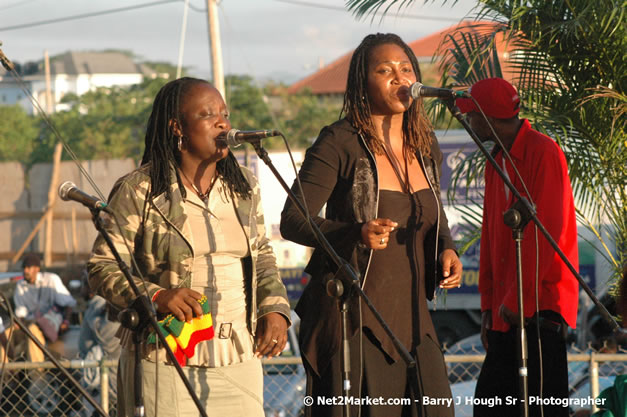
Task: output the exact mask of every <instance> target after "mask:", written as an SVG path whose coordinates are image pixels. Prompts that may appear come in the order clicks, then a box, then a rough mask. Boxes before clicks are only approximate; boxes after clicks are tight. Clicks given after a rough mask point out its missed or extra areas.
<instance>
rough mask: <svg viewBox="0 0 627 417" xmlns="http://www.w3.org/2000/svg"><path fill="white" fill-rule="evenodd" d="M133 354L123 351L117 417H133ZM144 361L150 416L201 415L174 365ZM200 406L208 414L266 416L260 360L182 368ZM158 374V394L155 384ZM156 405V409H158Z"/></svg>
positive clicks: (240, 416) (144, 388)
mask: <svg viewBox="0 0 627 417" xmlns="http://www.w3.org/2000/svg"><path fill="white" fill-rule="evenodd" d="M134 359H135V358H134V355H133V352H131V351H129V350H128V349H122V355H121V356H120V362H119V370H118V403H117V412H118V416H120V417H123V416H129V417H132V416H133V410H134V394H133V382H132V381H133V370H134V362H135V360H134ZM158 368H159V369H158V374H157V370H156V365H155V363H154V362H149V361H146V360H143V361H142V370H143V374H142V388H143V402H144V406H145V410H146V416H147V417H153V416H155V415H156V413H158V415H159V417H168V416H172V417H178V416H186V417H187V416H198V415H199V412H198V409H197V408H196V405H195V404H194V402H193V400H192V398H191V396H190V395H189V393H188V392H187V389H186V388H185V385H184V384H183V381H182V380H181V378H180V376H179V375H178V372H176V369H175V368H174V366H171V365H166V364H164V363H159V364H158ZM183 372H184V374H185V376H186V377H187V378H188V379H189V381H190V383H191V385H192V387H193V388H194V391H195V393H196V395H197V396H198V398H199V399H200V402H201V404H202V405H203V407H204V408H205V410H206V411H207V414H209V415H215V416H229V417H263V416H264V412H263V372H262V369H261V361H260V360H259V359H256V358H255V359H252V360H249V361H246V362H243V363H238V364H234V365H229V366H223V367H219V368H202V367H190V366H186V367H183ZM157 375H158V393H156V392H155V386H156V384H155V382H156V381H157ZM155 404H156V407H157V409H156V410H155Z"/></svg>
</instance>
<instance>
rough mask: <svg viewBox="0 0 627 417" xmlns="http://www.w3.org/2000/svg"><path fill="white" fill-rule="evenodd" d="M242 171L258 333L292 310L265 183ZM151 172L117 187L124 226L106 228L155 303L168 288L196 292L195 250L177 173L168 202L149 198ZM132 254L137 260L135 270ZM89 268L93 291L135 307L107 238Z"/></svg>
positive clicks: (251, 322) (252, 314)
mask: <svg viewBox="0 0 627 417" xmlns="http://www.w3.org/2000/svg"><path fill="white" fill-rule="evenodd" d="M241 169H242V172H243V173H244V176H245V177H246V178H247V180H248V182H249V183H250V185H251V188H252V197H251V198H250V199H242V198H239V197H238V196H237V195H236V196H235V207H236V212H237V215H238V217H239V219H240V222H241V224H242V225H243V228H244V232H245V233H246V236H247V237H248V247H249V254H250V255H249V256H248V257H246V258H243V259H242V263H243V267H244V279H245V293H246V294H245V295H246V310H247V318H248V328H249V331H250V332H251V334H254V331H255V327H256V322H257V318H258V317H261V316H263V315H265V314H267V313H270V312H279V313H281V314H283V315H284V316H285V318H286V319H287V320H288V322H289V320H290V306H289V302H288V300H287V293H286V290H285V286H284V285H283V282H282V281H281V278H280V276H279V271H278V268H277V265H276V258H275V256H274V252H273V250H272V247H271V246H270V243H269V239H268V238H267V237H266V234H265V226H264V218H263V213H262V208H261V200H260V199H261V197H260V190H259V184H258V183H257V179H256V178H255V177H254V176H253V175H252V173H251V172H250V171H249V170H248V169H246V168H243V167H242V168H241ZM148 172H149V171H148V167H147V166H142V167H140V168H138V169H137V170H135V171H133V172H131V173H130V174H128V175H126V176H124V177H122V178H120V179H119V180H118V181H117V182H116V184H115V185H114V186H113V190H112V191H111V194H110V196H109V208H111V210H112V211H113V213H115V219H116V221H117V223H118V224H119V226H120V227H119V228H118V227H117V226H116V225H115V222H112V221H110V220H109V221H106V222H105V229H106V230H107V231H108V232H109V234H110V236H111V239H112V241H113V243H114V245H115V247H116V248H117V250H118V251H119V252H120V256H121V257H122V260H124V262H125V263H126V264H127V265H128V266H129V267H131V273H132V275H133V279H134V281H135V283H136V284H137V287H138V288H139V290H140V291H141V292H142V294H144V291H147V294H148V296H149V297H151V298H152V296H153V295H154V294H155V293H156V292H157V291H158V290H159V289H162V288H190V287H191V283H192V273H191V271H192V266H193V265H192V264H193V261H194V248H193V247H192V245H191V237H190V236H189V235H188V233H189V225H185V222H186V221H187V214H186V210H185V205H184V200H183V196H182V194H181V190H180V188H179V184H178V182H177V181H176V175H175V172H174V168H173V169H172V171H171V175H170V177H171V184H170V187H171V188H170V190H171V195H172V199H171V201H168V200H167V199H166V193H163V194H161V195H158V196H157V197H153V198H152V199H149V198H148V193H149V187H150V177H149V175H148ZM120 231H121V232H120ZM123 237H124V238H125V239H126V242H128V245H129V249H127V247H126V245H125V243H124V239H123ZM129 251H131V252H132V253H133V255H134V259H135V261H136V264H133V265H132V266H131V256H130V253H129ZM87 268H88V271H89V285H90V286H91V288H92V289H93V290H94V291H95V292H96V293H97V294H98V295H101V296H102V297H104V298H105V299H106V300H107V301H108V302H109V303H111V304H112V305H113V306H114V307H117V308H126V307H127V306H129V305H130V304H131V303H132V302H133V300H134V299H135V295H134V293H133V291H132V288H131V287H130V285H129V284H128V282H127V280H126V278H125V277H124V274H123V273H122V272H121V271H120V268H119V267H118V264H117V263H116V261H115V258H114V257H113V254H112V253H111V250H110V249H109V247H108V246H107V244H106V242H105V240H104V238H103V237H102V235H101V234H100V235H98V237H97V238H96V241H95V243H94V247H93V250H92V254H91V256H90V259H89V262H88V264H87ZM138 271H140V272H141V275H142V276H143V277H144V278H145V282H143V281H142V280H141V279H140V278H139V274H138Z"/></svg>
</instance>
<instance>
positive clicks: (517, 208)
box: [443, 98, 621, 417]
mask: <svg viewBox="0 0 627 417" xmlns="http://www.w3.org/2000/svg"><path fill="white" fill-rule="evenodd" d="M443 101H444V103H445V104H446V107H447V108H448V109H449V111H450V112H451V114H452V115H453V117H455V118H456V119H457V120H458V121H459V122H460V123H461V124H462V126H463V127H464V129H466V132H468V134H469V135H470V137H471V138H472V140H473V141H474V142H475V143H476V144H477V146H478V147H479V149H480V150H481V153H483V155H484V156H485V157H486V159H487V160H488V161H489V163H490V165H492V167H493V168H494V170H495V171H496V172H497V174H498V175H499V176H500V177H501V179H502V180H503V182H504V183H505V185H506V186H507V188H508V189H509V190H510V191H511V193H512V195H513V196H514V197H515V200H514V201H515V204H514V205H513V206H512V208H511V209H510V210H508V211H507V212H505V214H504V218H503V221H504V222H505V224H506V225H507V226H509V227H511V228H512V236H513V239H514V241H515V244H516V276H517V285H518V321H519V323H518V324H519V328H520V332H519V340H518V345H517V351H518V355H519V357H518V364H519V371H518V372H519V384H520V387H519V395H520V396H521V398H520V400H521V415H523V416H525V417H527V416H528V415H529V410H528V395H529V393H528V385H527V382H528V381H527V337H526V331H525V326H524V323H525V315H524V310H523V283H522V262H521V261H522V260H521V254H522V251H521V242H522V235H523V229H524V228H525V226H526V224H527V223H528V222H529V220H533V222H534V223H535V224H536V226H537V228H538V230H540V232H542V234H543V235H544V237H545V238H546V240H547V241H548V242H549V244H550V245H551V247H552V248H553V249H554V250H555V252H556V253H557V255H558V256H559V257H560V258H561V259H562V261H563V262H564V264H565V265H566V267H567V268H568V269H569V270H570V272H571V273H572V274H573V275H574V276H575V278H577V281H579V285H581V287H582V288H583V289H584V291H585V292H586V294H588V296H589V297H590V299H591V300H592V301H593V302H594V304H595V305H596V306H597V308H598V309H599V311H600V312H601V315H602V316H603V317H604V318H605V320H607V322H608V323H609V324H610V325H611V326H612V327H613V328H614V332H615V333H617V334H618V333H620V332H621V328H620V326H619V325H618V323H616V321H615V320H614V319H613V318H612V316H611V315H610V313H609V311H607V309H606V308H605V306H604V305H603V304H601V302H600V301H599V299H598V298H597V297H596V296H595V295H594V293H593V292H592V290H591V289H590V287H589V286H588V285H587V284H586V282H585V281H584V280H583V278H582V277H581V275H579V272H577V270H576V269H575V267H574V266H573V265H572V264H571V263H570V260H569V259H568V258H567V257H566V255H565V254H564V252H563V251H562V249H561V248H560V247H559V246H558V244H557V243H556V242H555V240H554V239H553V237H552V236H551V235H550V234H549V232H548V231H547V230H546V228H545V227H544V225H543V224H542V222H540V220H539V219H538V216H537V215H536V211H535V208H534V207H533V206H532V205H531V203H530V202H529V201H528V200H527V199H526V198H524V197H522V196H521V194H520V193H519V192H518V190H517V189H516V187H514V184H512V182H511V181H510V180H509V177H508V176H507V174H505V173H504V172H503V170H502V169H501V167H500V166H499V164H498V163H497V162H496V161H495V160H494V158H493V157H492V155H491V154H490V152H489V151H488V150H487V148H486V147H485V145H484V144H483V142H482V141H481V140H480V139H479V138H478V137H477V135H476V134H475V132H474V131H473V130H472V128H471V127H470V125H469V124H468V122H466V119H464V117H463V116H462V113H461V111H460V110H459V108H458V107H457V106H456V105H455V99H454V98H450V99H448V100H443ZM541 365H542V364H540V366H541Z"/></svg>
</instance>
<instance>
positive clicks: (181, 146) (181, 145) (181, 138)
mask: <svg viewBox="0 0 627 417" xmlns="http://www.w3.org/2000/svg"><path fill="white" fill-rule="evenodd" d="M177 147H178V148H179V152H181V148H183V136H179V140H178V144H177Z"/></svg>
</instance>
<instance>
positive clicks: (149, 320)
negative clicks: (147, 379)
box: [90, 208, 207, 417]
mask: <svg viewBox="0 0 627 417" xmlns="http://www.w3.org/2000/svg"><path fill="white" fill-rule="evenodd" d="M90 211H91V214H92V218H93V221H94V225H95V226H96V230H98V231H99V232H100V234H101V235H102V237H103V238H104V240H105V242H106V243H107V246H108V247H109V249H111V253H112V254H113V256H114V258H115V260H116V262H117V263H118V265H119V267H120V270H121V271H122V273H123V274H124V276H125V277H126V280H127V281H128V284H129V286H130V287H131V289H132V290H133V293H134V294H135V296H136V298H135V301H133V303H132V304H131V306H130V307H129V308H127V309H125V310H124V311H122V312H121V313H120V321H121V322H122V325H124V326H125V327H126V328H128V329H130V330H131V331H133V343H134V344H135V369H134V379H133V385H134V388H135V389H134V397H135V416H136V417H143V416H144V415H145V409H144V405H143V396H142V366H141V354H140V351H141V348H140V347H141V341H142V337H141V334H142V333H143V330H144V329H145V328H146V327H147V326H149V327H150V328H151V329H152V330H153V331H154V332H155V333H156V335H157V337H158V338H159V343H161V345H162V346H163V347H164V348H165V350H166V354H167V357H168V359H170V362H172V365H173V366H174V367H175V368H176V371H177V372H178V374H179V376H180V377H181V379H182V381H183V384H184V385H185V388H187V391H188V392H189V395H190V396H191V397H192V400H193V401H194V404H195V405H196V408H198V411H199V412H200V415H201V416H203V417H207V412H206V411H205V409H204V408H203V406H202V404H201V402H200V400H199V399H198V396H197V395H196V392H195V391H194V388H193V387H192V386H191V384H190V382H189V380H188V379H187V378H186V377H185V374H184V373H183V368H181V365H180V364H179V363H178V361H177V360H176V357H175V356H174V353H172V350H171V349H170V346H169V345H168V344H167V342H166V340H165V336H164V335H163V334H162V333H161V330H160V329H159V325H158V324H157V319H156V316H157V315H156V312H155V311H154V309H153V308H152V305H151V303H150V300H149V299H148V297H147V296H146V295H142V294H141V293H140V291H139V288H138V287H137V285H136V284H135V281H133V277H132V275H131V272H130V270H129V268H128V266H127V265H126V263H125V262H124V260H122V258H121V257H120V254H119V252H118V251H117V249H116V248H115V245H114V244H113V241H112V240H111V237H110V236H109V233H108V232H107V231H106V229H105V228H104V224H103V222H102V219H101V218H100V216H99V214H100V209H98V208H90Z"/></svg>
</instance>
